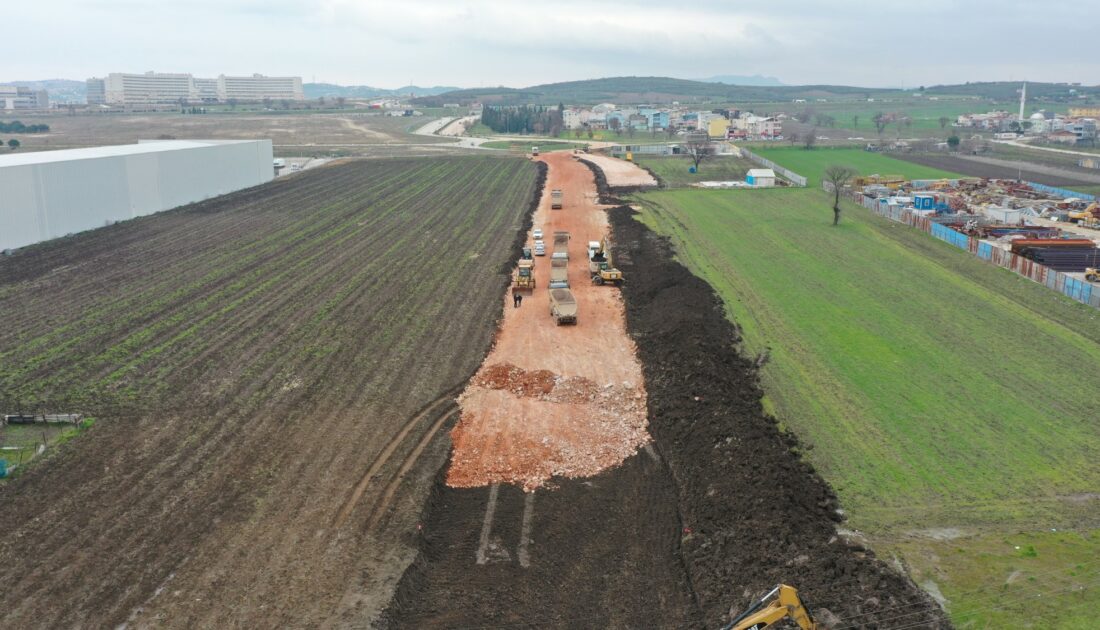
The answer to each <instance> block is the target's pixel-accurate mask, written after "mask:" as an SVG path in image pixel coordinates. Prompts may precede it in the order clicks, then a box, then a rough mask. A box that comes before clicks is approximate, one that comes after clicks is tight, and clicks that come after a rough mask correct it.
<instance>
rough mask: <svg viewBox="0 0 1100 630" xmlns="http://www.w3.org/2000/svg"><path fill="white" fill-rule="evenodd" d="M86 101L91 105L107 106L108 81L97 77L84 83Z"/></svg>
mask: <svg viewBox="0 0 1100 630" xmlns="http://www.w3.org/2000/svg"><path fill="white" fill-rule="evenodd" d="M84 86H85V95H86V99H85V100H86V101H87V102H88V104H89V105H106V104H107V81H105V80H104V79H97V78H95V77H93V78H91V79H88V80H87V81H85V82H84Z"/></svg>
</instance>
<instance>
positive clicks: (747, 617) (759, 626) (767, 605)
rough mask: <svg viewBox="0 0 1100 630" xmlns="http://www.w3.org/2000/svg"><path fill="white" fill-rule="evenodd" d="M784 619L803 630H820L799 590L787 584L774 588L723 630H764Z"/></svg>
mask: <svg viewBox="0 0 1100 630" xmlns="http://www.w3.org/2000/svg"><path fill="white" fill-rule="evenodd" d="M784 619H790V620H791V621H793V622H795V623H796V624H798V627H799V628H802V630H818V629H817V622H816V621H814V617H813V615H812V614H811V613H810V608H809V607H808V606H806V605H805V604H803V603H802V600H801V599H799V598H798V590H796V589H795V588H794V587H793V586H787V585H786V584H780V585H779V586H776V587H775V588H773V589H772V590H771V592H770V593H768V594H767V595H765V596H763V597H761V598H760V601H758V602H756V603H755V604H753V605H752V606H749V609H748V610H746V611H745V612H743V613H741V614H740V615H739V616H738V617H737V618H736V619H734V620H733V621H731V622H729V623H728V624H726V625H725V626H724V627H723V628H722V630H763V629H764V628H768V627H771V625H772V624H775V623H778V622H780V621H783V620H784Z"/></svg>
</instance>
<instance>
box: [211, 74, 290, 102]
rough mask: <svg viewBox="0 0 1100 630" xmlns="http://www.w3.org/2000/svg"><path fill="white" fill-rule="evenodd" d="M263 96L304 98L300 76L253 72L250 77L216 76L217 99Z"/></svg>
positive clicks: (242, 98)
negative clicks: (269, 75) (267, 74)
mask: <svg viewBox="0 0 1100 630" xmlns="http://www.w3.org/2000/svg"><path fill="white" fill-rule="evenodd" d="M265 98H269V99H277V100H292V101H303V100H305V98H306V97H305V92H304V91H303V90H302V77H265V76H264V75H262V74H254V75H252V76H250V77H227V76H225V75H224V74H223V75H221V76H219V77H218V100H222V101H228V100H230V99H236V100H239V101H262V100H264V99H265Z"/></svg>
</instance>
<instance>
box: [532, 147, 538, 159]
mask: <svg viewBox="0 0 1100 630" xmlns="http://www.w3.org/2000/svg"><path fill="white" fill-rule="evenodd" d="M538 156H539V148H538V147H531V157H538Z"/></svg>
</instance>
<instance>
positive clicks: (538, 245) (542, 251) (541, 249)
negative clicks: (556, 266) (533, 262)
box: [535, 241, 546, 256]
mask: <svg viewBox="0 0 1100 630" xmlns="http://www.w3.org/2000/svg"><path fill="white" fill-rule="evenodd" d="M535 255H536V256H545V255H546V244H545V243H543V242H542V241H535Z"/></svg>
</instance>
